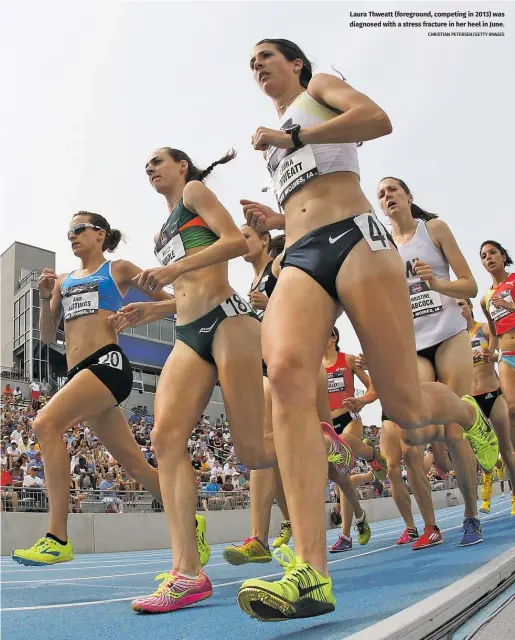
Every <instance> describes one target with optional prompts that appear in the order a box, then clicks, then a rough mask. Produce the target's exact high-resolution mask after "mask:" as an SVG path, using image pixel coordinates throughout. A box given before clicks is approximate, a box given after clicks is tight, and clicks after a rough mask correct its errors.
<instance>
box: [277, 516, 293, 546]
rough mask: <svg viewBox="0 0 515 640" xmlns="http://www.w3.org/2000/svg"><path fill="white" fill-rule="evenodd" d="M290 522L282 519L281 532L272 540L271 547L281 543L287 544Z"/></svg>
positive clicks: (289, 536)
mask: <svg viewBox="0 0 515 640" xmlns="http://www.w3.org/2000/svg"><path fill="white" fill-rule="evenodd" d="M291 535H292V531H291V522H290V521H289V520H283V522H281V532H280V533H279V535H278V536H277V538H276V539H275V540H274V541H273V542H272V547H273V548H274V549H278V548H279V547H280V546H281V545H283V544H288V542H289V541H290V539H291Z"/></svg>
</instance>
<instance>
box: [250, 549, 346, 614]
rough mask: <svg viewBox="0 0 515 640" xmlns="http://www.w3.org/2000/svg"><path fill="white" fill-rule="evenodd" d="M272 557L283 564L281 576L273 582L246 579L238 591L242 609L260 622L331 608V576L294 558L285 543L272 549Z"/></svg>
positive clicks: (326, 611)
mask: <svg viewBox="0 0 515 640" xmlns="http://www.w3.org/2000/svg"><path fill="white" fill-rule="evenodd" d="M274 558H275V559H276V560H277V562H279V564H280V565H281V566H282V567H284V570H285V573H284V576H283V577H282V578H281V579H280V580H276V581H275V582H267V581H266V580H261V579H259V578H251V579H250V580H246V581H245V582H244V583H243V584H242V585H241V587H240V590H239V591H238V604H239V606H240V608H241V609H242V611H244V612H245V613H246V614H247V615H249V616H250V617H251V618H256V619H257V620H261V621H262V622H279V621H282V620H291V619H293V618H311V617H314V616H320V615H323V614H325V613H330V612H331V611H334V608H335V604H336V600H335V598H334V595H333V589H332V582H331V578H326V577H324V576H323V575H322V574H321V573H319V572H318V571H317V570H316V569H315V568H314V567H312V566H311V565H310V564H308V563H307V562H304V561H303V560H302V559H301V558H299V557H295V554H294V553H293V551H292V550H291V549H290V548H289V547H287V546H286V545H283V546H282V547H280V548H279V549H276V551H274Z"/></svg>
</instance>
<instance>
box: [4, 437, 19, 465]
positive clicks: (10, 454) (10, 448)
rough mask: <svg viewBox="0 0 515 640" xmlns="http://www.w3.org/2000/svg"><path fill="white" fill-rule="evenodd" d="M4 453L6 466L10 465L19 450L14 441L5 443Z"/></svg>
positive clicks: (17, 456) (17, 455)
mask: <svg viewBox="0 0 515 640" xmlns="http://www.w3.org/2000/svg"><path fill="white" fill-rule="evenodd" d="M6 453H7V466H8V467H12V465H13V463H14V460H15V459H17V458H19V457H20V455H21V451H20V450H19V449H18V446H17V445H16V443H15V442H10V443H9V444H8V445H7V449H6Z"/></svg>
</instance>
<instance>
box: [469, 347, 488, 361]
mask: <svg viewBox="0 0 515 640" xmlns="http://www.w3.org/2000/svg"><path fill="white" fill-rule="evenodd" d="M472 361H473V362H474V364H479V363H481V364H482V363H484V362H488V360H487V358H486V354H485V353H484V352H483V349H472Z"/></svg>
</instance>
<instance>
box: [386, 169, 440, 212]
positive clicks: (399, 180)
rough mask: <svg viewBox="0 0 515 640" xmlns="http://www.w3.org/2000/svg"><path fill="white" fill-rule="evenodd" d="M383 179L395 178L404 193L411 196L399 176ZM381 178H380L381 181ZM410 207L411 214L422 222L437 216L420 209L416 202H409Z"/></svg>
mask: <svg viewBox="0 0 515 640" xmlns="http://www.w3.org/2000/svg"><path fill="white" fill-rule="evenodd" d="M383 180H395V182H397V183H398V184H399V186H400V187H401V189H402V190H403V191H404V193H406V194H407V195H408V196H412V197H413V194H412V193H411V191H410V189H409V187H408V185H407V184H406V183H405V182H404V181H403V180H401V179H400V178H394V177H393V176H386V177H385V178H383ZM383 180H381V182H382V181H383ZM410 208H411V216H412V217H413V218H415V219H417V220H423V221H424V222H428V221H429V220H435V219H436V218H438V216H437V215H436V213H429V211H426V210H425V209H422V208H421V207H419V206H418V204H415V203H414V202H412V203H411V205H410Z"/></svg>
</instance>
